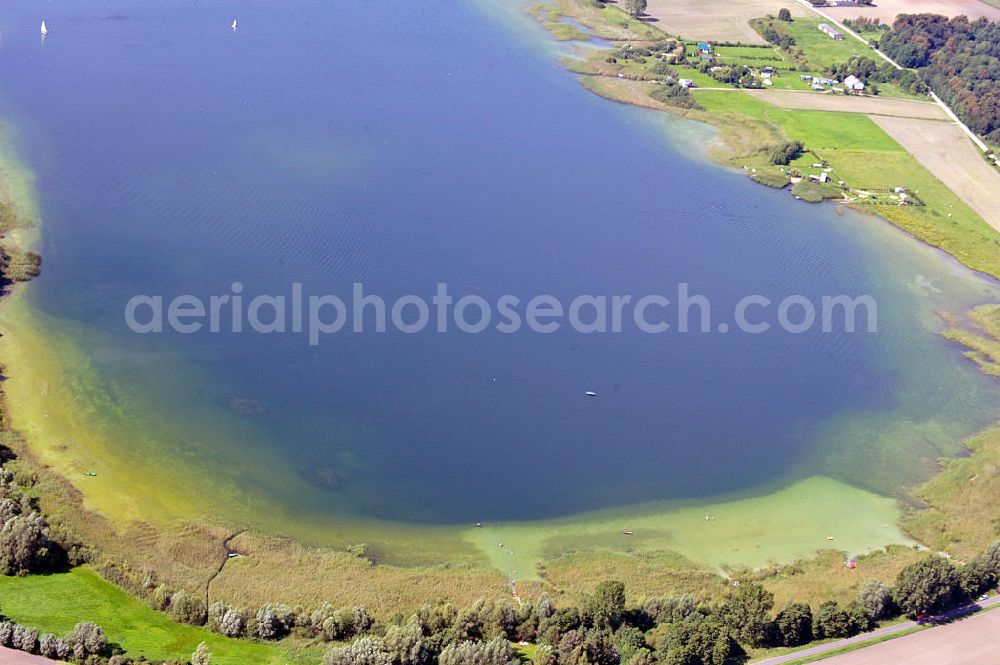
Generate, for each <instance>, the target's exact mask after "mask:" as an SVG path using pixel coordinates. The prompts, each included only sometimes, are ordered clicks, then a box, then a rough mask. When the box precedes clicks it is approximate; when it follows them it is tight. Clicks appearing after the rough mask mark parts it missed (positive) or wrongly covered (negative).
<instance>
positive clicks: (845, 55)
mask: <svg viewBox="0 0 1000 665" xmlns="http://www.w3.org/2000/svg"><path fill="white" fill-rule="evenodd" d="M822 23H826V24H827V25H830V26H831V27H833V25H832V24H831V23H830V22H829V21H825V20H823V19H818V18H797V19H795V20H794V21H792V22H791V23H785V22H783V21H775V25H776V26H777V27H779V28H781V29H783V30H784V31H785V32H787V33H788V34H789V35H791V36H792V37H794V38H795V46H794V47H793V48H796V49H801V50H802V53H803V55H804V57H805V60H806V62H807V63H808V65H809V68H810V69H813V70H816V71H826V70H827V69H829V68H830V66H831V65H833V64H836V63H841V62H845V61H847V60H848V59H850V58H851V57H852V56H855V55H864V56H867V57H869V58H870V57H873V55H872V51H871V49H870V48H867V47H866V46H865V45H864V44H862V43H861V42H859V41H858V40H857V39H854V38H852V37H850V36H849V35H846V34H845V35H844V38H843V39H833V38H832V37H830V36H828V35H827V34H826V33H824V32H820V30H819V26H820V24H822Z"/></svg>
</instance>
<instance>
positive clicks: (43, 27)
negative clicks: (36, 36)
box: [42, 21, 49, 35]
mask: <svg viewBox="0 0 1000 665" xmlns="http://www.w3.org/2000/svg"><path fill="white" fill-rule="evenodd" d="M42 34H43V35H47V34H49V29H48V28H46V27H45V21H42Z"/></svg>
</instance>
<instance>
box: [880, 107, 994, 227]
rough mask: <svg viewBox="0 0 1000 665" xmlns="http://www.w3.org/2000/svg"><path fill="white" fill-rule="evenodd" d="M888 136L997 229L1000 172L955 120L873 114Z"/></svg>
mask: <svg viewBox="0 0 1000 665" xmlns="http://www.w3.org/2000/svg"><path fill="white" fill-rule="evenodd" d="M871 119H872V120H874V121H875V122H876V123H878V125H879V127H881V128H882V129H884V130H885V131H886V132H887V133H888V134H889V136H891V137H892V138H894V139H896V141H898V142H899V144H900V145H901V146H903V147H904V148H906V149H907V150H908V151H910V152H911V153H912V154H913V155H914V156H915V157H916V158H917V161H919V162H920V163H921V164H923V165H924V166H925V167H926V168H927V170H928V171H930V172H931V173H933V174H934V176H935V177H937V178H938V179H939V180H941V182H943V183H944V184H945V185H947V186H948V188H949V189H951V190H952V191H953V192H955V193H956V194H958V196H959V197H960V198H961V199H962V200H963V201H965V203H967V204H968V206H969V207H970V208H972V209H973V210H975V211H976V212H977V213H978V214H979V215H980V216H981V217H982V218H983V219H984V220H985V221H986V223H987V224H989V225H990V226H992V227H993V228H994V229H996V230H997V231H1000V172H998V171H997V170H996V169H995V168H994V167H992V166H990V165H989V164H988V163H987V162H986V160H985V159H984V158H983V155H982V154H981V153H980V152H979V151H978V150H977V149H976V147H975V146H974V145H973V144H972V143H971V142H970V141H969V139H968V138H967V137H966V136H965V134H964V133H963V132H962V128H961V127H959V126H958V125H956V124H954V123H947V122H939V121H937V120H923V119H918V118H894V117H890V116H883V115H873V116H871Z"/></svg>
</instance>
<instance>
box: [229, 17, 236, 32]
mask: <svg viewBox="0 0 1000 665" xmlns="http://www.w3.org/2000/svg"><path fill="white" fill-rule="evenodd" d="M229 27H230V28H232V29H233V30H235V29H236V19H233V22H232V24H231V25H230V26H229Z"/></svg>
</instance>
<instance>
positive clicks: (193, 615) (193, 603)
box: [169, 589, 205, 626]
mask: <svg viewBox="0 0 1000 665" xmlns="http://www.w3.org/2000/svg"><path fill="white" fill-rule="evenodd" d="M169 609H170V616H171V617H172V618H173V619H174V621H178V622H180V623H188V624H191V625H194V626H201V625H203V624H204V623H205V604H204V603H203V602H202V601H201V600H198V599H197V598H192V597H191V595H190V594H188V592H187V591H185V590H184V589H181V590H180V591H178V592H177V593H175V594H174V595H173V596H171V597H170V606H169Z"/></svg>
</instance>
